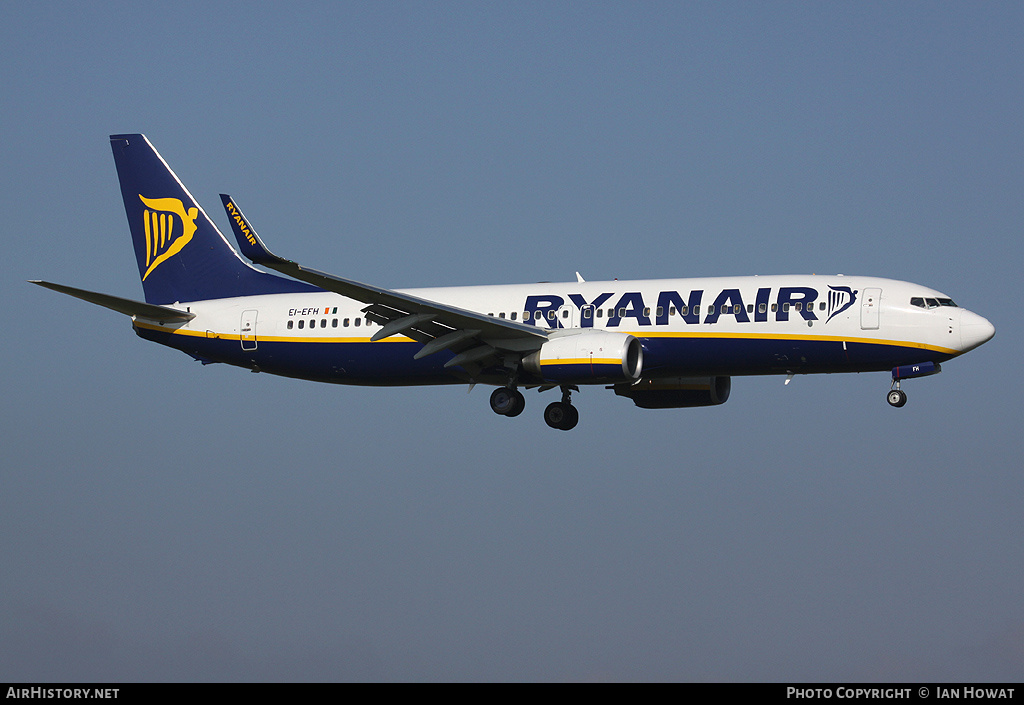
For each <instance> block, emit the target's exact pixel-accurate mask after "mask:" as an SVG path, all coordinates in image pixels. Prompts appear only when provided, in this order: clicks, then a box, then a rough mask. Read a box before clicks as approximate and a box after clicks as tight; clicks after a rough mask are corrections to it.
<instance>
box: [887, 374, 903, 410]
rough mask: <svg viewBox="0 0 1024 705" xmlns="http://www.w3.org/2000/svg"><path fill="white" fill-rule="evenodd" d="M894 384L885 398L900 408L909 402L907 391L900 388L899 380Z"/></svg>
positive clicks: (891, 404)
mask: <svg viewBox="0 0 1024 705" xmlns="http://www.w3.org/2000/svg"><path fill="white" fill-rule="evenodd" d="M893 384H894V385H895V386H894V387H893V388H892V389H890V390H889V394H888V395H886V397H885V400H886V401H887V402H889V406H894V407H896V408H897V409H898V408H900V407H901V406H903V405H904V404H906V403H907V393H906V392H904V391H903V390H902V389H900V382H899V380H896V381H894V382H893Z"/></svg>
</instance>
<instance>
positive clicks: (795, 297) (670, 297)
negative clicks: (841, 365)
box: [523, 285, 857, 328]
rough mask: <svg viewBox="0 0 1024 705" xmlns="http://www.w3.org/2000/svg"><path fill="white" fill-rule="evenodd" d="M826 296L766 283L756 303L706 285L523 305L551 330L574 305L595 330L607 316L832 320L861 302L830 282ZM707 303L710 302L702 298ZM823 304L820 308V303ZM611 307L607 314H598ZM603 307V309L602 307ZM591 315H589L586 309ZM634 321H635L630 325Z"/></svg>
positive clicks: (641, 321)
mask: <svg viewBox="0 0 1024 705" xmlns="http://www.w3.org/2000/svg"><path fill="white" fill-rule="evenodd" d="M828 288H829V291H828V292H827V296H826V297H825V299H824V300H822V301H819V292H818V290H817V289H815V288H813V287H809V286H783V287H779V288H778V289H777V290H774V291H775V295H774V297H773V296H772V292H773V289H772V288H771V287H762V288H759V289H758V290H757V292H756V293H755V294H754V297H753V301H745V300H744V298H743V294H742V293H740V290H739V289H722V290H721V291H720V292H719V293H718V294H717V295H716V296H715V297H714V299H711V297H710V295H707V296H706V295H705V294H706V293H707V292H705V291H704V290H703V289H694V290H691V291H689V292H687V295H686V297H685V298H684V297H683V295H682V294H681V293H680V292H678V291H662V292H660V293H659V294H658V300H657V303H655V304H654V306H653V307H652V306H651V305H650V302H647V301H645V300H644V297H643V293H642V292H639V291H628V292H626V293H623V294H616V293H615V292H608V293H603V294H600V295H598V296H596V297H594V298H593V299H592V300H590V301H587V300H586V299H585V298H584V297H583V295H582V294H568V297H567V298H568V300H569V301H568V303H567V302H566V297H562V296H559V295H557V294H540V295H531V296H527V297H526V303H525V305H524V307H523V311H524V313H525V316H524V322H525V323H532V324H534V325H537V324H538V322H540V323H542V324H544V325H545V326H547V327H549V328H562V327H563V325H562V323H561V321H560V315H559V314H558V311H559V310H561V309H562V308H563V307H565V306H567V305H573V306H575V307H576V308H577V309H579V310H580V311H581V312H583V316H581V317H580V319H579V323H580V327H582V328H593V327H594V322H595V321H596V320H598V319H600V318H604V323H603V327H608V328H615V327H617V326H619V325H621V324H622V321H623V319H631V321H635V322H636V325H638V326H650V325H668V323H669V317H670V316H671V315H673V312H674V313H675V314H676V315H678V316H679V317H680V318H682V319H683V321H685V322H686V323H688V324H701V323H704V324H714V323H718V321H719V319H720V318H722V317H728V316H731V317H733V319H734V320H735V321H736V322H737V323H750V322H752V321H753V322H755V323H758V322H764V321H768V320H769V317H770V318H771V320H775V321H788V320H789V318H790V315H792V314H793V313H796V314H798V315H799V316H801V317H802V318H803V319H804V320H805V321H816V320H819V318H818V315H817V314H816V313H815V308H816V306H817V308H818V310H819V311H820V312H821V313H823V314H824V316H825V322H826V323H828V322H829V321H830V320H832V319H833V318H834V317H835V316H837V315H839V314H840V313H842V312H843V311H845V310H847V309H848V308H850V307H851V306H853V304H854V303H855V302H856V300H857V291H856V290H853V289H851V288H850V287H848V286H831V285H830V286H829V287H828ZM705 301H707V302H708V303H707V305H705V304H704V302H705ZM822 303H824V304H825V305H824V306H822V305H821V304H822ZM605 309H607V317H604V316H602V315H600V314H601V313H604V312H605ZM599 310H600V313H598V311H599ZM588 311H589V312H590V314H591V315H587V312H588ZM630 325H632V323H631V324H630Z"/></svg>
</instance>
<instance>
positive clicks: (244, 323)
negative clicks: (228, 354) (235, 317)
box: [238, 309, 256, 350]
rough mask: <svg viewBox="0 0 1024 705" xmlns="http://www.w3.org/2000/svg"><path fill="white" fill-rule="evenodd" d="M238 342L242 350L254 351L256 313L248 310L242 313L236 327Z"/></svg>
mask: <svg viewBox="0 0 1024 705" xmlns="http://www.w3.org/2000/svg"><path fill="white" fill-rule="evenodd" d="M238 331H239V340H240V341H241V342H242V350H255V349H256V311H255V310H253V309H250V310H248V311H243V312H242V320H241V322H240V323H239V326H238Z"/></svg>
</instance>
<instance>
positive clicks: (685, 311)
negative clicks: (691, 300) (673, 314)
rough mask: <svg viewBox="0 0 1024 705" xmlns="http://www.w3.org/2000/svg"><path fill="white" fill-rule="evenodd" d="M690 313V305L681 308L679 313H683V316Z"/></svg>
mask: <svg viewBox="0 0 1024 705" xmlns="http://www.w3.org/2000/svg"><path fill="white" fill-rule="evenodd" d="M689 313H690V307H689V306H683V307H682V308H681V309H679V315H681V316H686V315H688V314H689Z"/></svg>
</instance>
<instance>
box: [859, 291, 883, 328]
mask: <svg viewBox="0 0 1024 705" xmlns="http://www.w3.org/2000/svg"><path fill="white" fill-rule="evenodd" d="M861 296H862V297H863V298H861V302H860V327H861V328H862V329H863V330H878V311H879V309H880V308H881V302H882V290H881V289H865V290H864V293H863V294H861Z"/></svg>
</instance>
